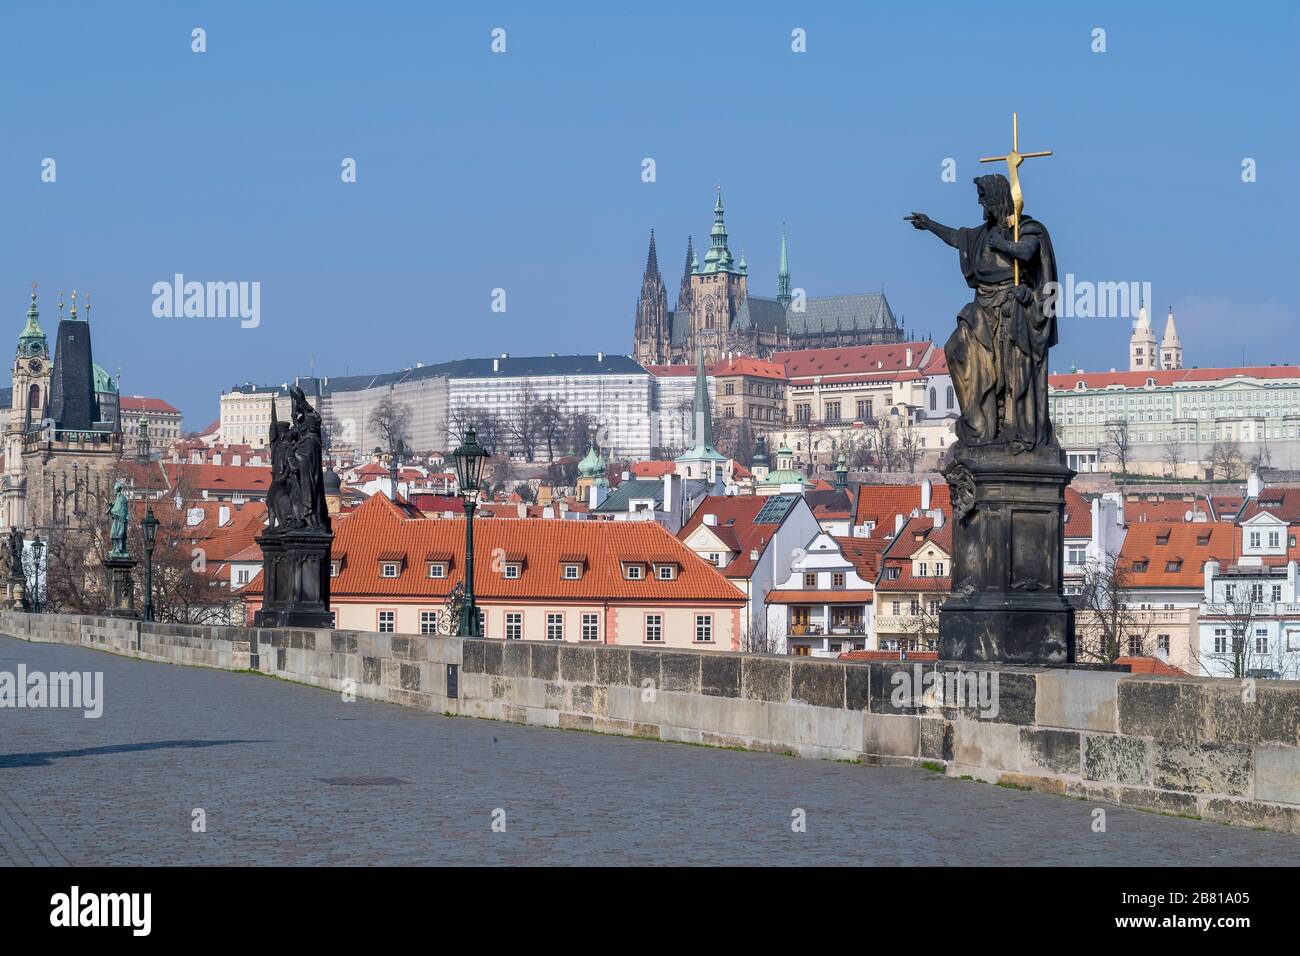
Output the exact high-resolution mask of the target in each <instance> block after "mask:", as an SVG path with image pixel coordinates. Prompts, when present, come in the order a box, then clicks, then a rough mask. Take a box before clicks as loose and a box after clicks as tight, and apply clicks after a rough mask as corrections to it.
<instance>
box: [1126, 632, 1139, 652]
mask: <svg viewBox="0 0 1300 956" xmlns="http://www.w3.org/2000/svg"><path fill="white" fill-rule="evenodd" d="M1128 653H1129V657H1141V656H1142V638H1141V636H1140V635H1137V634H1130V635H1129V636H1128Z"/></svg>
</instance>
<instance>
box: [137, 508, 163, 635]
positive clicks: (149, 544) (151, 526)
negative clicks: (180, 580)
mask: <svg viewBox="0 0 1300 956" xmlns="http://www.w3.org/2000/svg"><path fill="white" fill-rule="evenodd" d="M159 524H161V522H160V521H159V520H158V519H157V518H155V517H154V514H153V505H148V506H147V508H146V510H145V513H144V520H143V521H141V522H140V529H141V531H142V532H143V533H144V619H145V620H146V621H152V620H153V548H154V542H155V541H156V540H157V537H158V525H159Z"/></svg>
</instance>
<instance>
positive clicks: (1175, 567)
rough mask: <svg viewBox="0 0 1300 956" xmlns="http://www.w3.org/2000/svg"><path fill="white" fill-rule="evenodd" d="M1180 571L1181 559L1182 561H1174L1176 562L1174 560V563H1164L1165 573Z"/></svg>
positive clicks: (1179, 559)
mask: <svg viewBox="0 0 1300 956" xmlns="http://www.w3.org/2000/svg"><path fill="white" fill-rule="evenodd" d="M1182 569H1183V559H1182V558H1178V559H1176V560H1174V561H1166V562H1165V570H1166V571H1170V572H1173V571H1181V570H1182Z"/></svg>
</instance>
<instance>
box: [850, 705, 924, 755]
mask: <svg viewBox="0 0 1300 956" xmlns="http://www.w3.org/2000/svg"><path fill="white" fill-rule="evenodd" d="M862 752H863V753H865V754H872V755H875V756H884V757H915V756H918V755H919V754H920V752H921V718H919V717H908V716H903V715H894V714H863V715H862Z"/></svg>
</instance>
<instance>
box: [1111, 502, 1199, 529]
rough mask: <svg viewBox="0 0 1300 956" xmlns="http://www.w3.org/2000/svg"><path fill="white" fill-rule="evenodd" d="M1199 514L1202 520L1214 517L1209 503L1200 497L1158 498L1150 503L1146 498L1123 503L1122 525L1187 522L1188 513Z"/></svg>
mask: <svg viewBox="0 0 1300 956" xmlns="http://www.w3.org/2000/svg"><path fill="white" fill-rule="evenodd" d="M1189 512H1190V513H1191V514H1193V515H1196V514H1199V515H1200V516H1201V517H1202V518H1206V517H1211V518H1212V517H1214V513H1213V511H1212V509H1211V508H1210V505H1209V503H1208V502H1207V501H1206V500H1205V499H1204V498H1202V497H1201V496H1200V495H1196V496H1194V500H1192V501H1187V500H1184V499H1183V498H1181V497H1179V498H1160V499H1158V500H1156V501H1151V500H1149V499H1146V498H1135V499H1129V500H1126V501H1125V502H1124V523H1125V524H1130V525H1132V524H1139V523H1143V522H1157V523H1159V522H1165V523H1168V522H1178V523H1184V522H1187V521H1188V518H1187V515H1188V513H1189Z"/></svg>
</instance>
